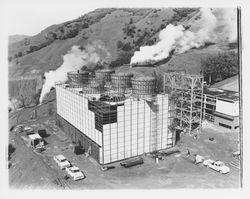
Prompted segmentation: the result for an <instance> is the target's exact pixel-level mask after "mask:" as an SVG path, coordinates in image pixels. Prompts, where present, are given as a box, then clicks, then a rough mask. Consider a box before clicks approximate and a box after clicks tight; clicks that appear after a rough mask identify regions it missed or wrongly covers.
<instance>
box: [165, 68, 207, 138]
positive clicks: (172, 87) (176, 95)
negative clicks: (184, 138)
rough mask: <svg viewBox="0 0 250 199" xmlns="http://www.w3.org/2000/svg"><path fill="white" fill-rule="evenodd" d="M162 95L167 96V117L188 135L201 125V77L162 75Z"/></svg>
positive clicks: (174, 73) (197, 129)
mask: <svg viewBox="0 0 250 199" xmlns="http://www.w3.org/2000/svg"><path fill="white" fill-rule="evenodd" d="M163 84H164V88H163V89H164V93H167V94H169V100H170V102H169V105H170V108H169V113H170V114H169V117H171V119H177V121H178V127H179V128H180V129H182V130H183V131H184V132H186V133H188V134H189V135H191V134H193V133H194V129H195V130H196V132H200V130H201V125H202V106H203V99H202V98H203V76H200V75H191V74H182V73H177V72H171V73H166V74H165V75H164V83H163Z"/></svg>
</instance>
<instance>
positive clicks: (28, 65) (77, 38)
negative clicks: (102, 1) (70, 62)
mask: <svg viewBox="0 0 250 199" xmlns="http://www.w3.org/2000/svg"><path fill="white" fill-rule="evenodd" d="M197 13H198V9H187V10H184V9H183V11H182V12H181V14H180V11H179V10H178V9H173V8H164V9H126V8H124V9H115V8H110V9H97V10H95V11H93V12H90V13H88V14H85V15H83V16H80V17H79V18H77V19H75V20H72V21H68V22H65V23H62V24H57V25H52V26H50V27H48V28H46V29H45V30H43V31H41V32H40V33H39V34H37V35H35V36H33V37H29V38H25V39H23V40H21V41H20V42H16V43H12V44H10V45H9V57H11V58H12V61H11V62H10V63H9V66H10V67H9V77H10V78H16V77H20V76H29V75H33V74H43V73H44V72H46V71H49V70H54V69H56V68H58V67H59V66H60V65H61V64H62V61H63V60H62V56H63V55H64V54H66V53H67V52H68V51H69V50H70V49H71V47H72V46H73V45H81V46H84V45H86V44H88V43H91V42H92V41H102V42H103V44H104V46H105V47H106V48H107V49H108V51H109V53H110V54H111V56H110V57H111V58H110V59H109V60H107V61H106V62H107V63H108V64H111V66H112V67H116V66H119V65H122V64H124V63H128V62H129V60H130V58H131V56H132V55H133V52H134V51H135V50H138V48H139V47H140V46H142V45H152V44H154V43H155V42H156V40H157V36H158V33H159V32H160V31H161V30H162V29H163V28H165V27H166V26H167V25H168V24H169V23H174V24H178V23H183V24H185V23H187V21H189V20H190V21H191V19H192V17H193V16H194V15H195V14H197Z"/></svg>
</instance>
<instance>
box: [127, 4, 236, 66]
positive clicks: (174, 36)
mask: <svg viewBox="0 0 250 199" xmlns="http://www.w3.org/2000/svg"><path fill="white" fill-rule="evenodd" d="M236 33H237V29H236V10H233V9H214V10H213V11H212V10H211V9H209V8H201V9H200V19H199V20H197V21H195V22H194V23H193V24H192V26H191V28H190V29H189V30H185V28H184V27H183V26H182V25H178V26H174V25H172V24H169V25H168V26H167V27H166V28H165V29H163V30H162V31H161V32H160V33H159V41H158V43H156V44H155V45H152V46H143V47H140V50H139V51H136V52H135V53H134V56H133V57H132V58H131V61H130V64H134V63H140V62H145V61H159V60H162V59H164V58H167V57H168V56H169V53H170V52H171V51H172V50H173V49H174V50H175V53H183V52H185V51H187V50H189V49H191V48H198V47H200V46H203V45H204V44H206V43H207V42H213V43H215V42H217V41H218V40H219V36H218V35H219V34H222V35H221V37H223V38H225V39H226V40H227V41H228V42H232V41H235V40H236V39H237V38H236V35H237V34H236Z"/></svg>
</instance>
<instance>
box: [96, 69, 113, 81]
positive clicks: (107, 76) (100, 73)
mask: <svg viewBox="0 0 250 199" xmlns="http://www.w3.org/2000/svg"><path fill="white" fill-rule="evenodd" d="M113 72H114V70H112V69H101V70H97V71H95V75H96V77H97V78H98V79H104V80H105V81H106V82H110V80H111V74H112V73H113Z"/></svg>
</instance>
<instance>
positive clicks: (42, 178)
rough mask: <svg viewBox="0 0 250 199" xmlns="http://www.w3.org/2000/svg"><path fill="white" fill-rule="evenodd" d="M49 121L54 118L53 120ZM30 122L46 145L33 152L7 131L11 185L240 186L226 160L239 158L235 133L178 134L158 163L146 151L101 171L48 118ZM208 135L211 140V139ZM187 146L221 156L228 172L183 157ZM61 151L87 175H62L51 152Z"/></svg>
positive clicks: (215, 157)
mask: <svg viewBox="0 0 250 199" xmlns="http://www.w3.org/2000/svg"><path fill="white" fill-rule="evenodd" d="M52 120H53V119H52ZM29 125H31V126H33V127H40V128H44V129H46V131H47V133H48V135H47V136H46V137H44V140H45V141H46V145H45V148H46V150H45V151H44V152H42V153H35V152H33V151H32V149H31V148H28V147H27V146H26V145H25V142H24V140H22V139H21V134H18V135H17V134H15V133H14V132H10V136H9V137H10V143H13V146H14V147H15V148H16V150H15V152H14V154H13V157H12V158H11V160H10V163H11V166H10V168H9V177H10V186H11V187H13V188H19V187H37V188H41V187H46V188H56V189H109V188H117V189H135V188H143V189H163V188H164V189H165V188H239V187H240V170H239V169H237V168H234V167H232V166H231V165H230V162H231V161H234V162H239V161H238V160H237V159H235V158H233V157H232V153H233V152H234V151H237V150H238V141H239V136H238V133H237V132H234V133H233V132H219V131H218V132H217V131H215V130H214V129H209V128H207V129H204V130H203V131H202V134H200V135H199V136H198V138H197V139H194V137H190V136H188V135H183V134H182V135H181V138H180V141H179V142H178V146H177V147H178V149H179V150H180V153H176V154H172V155H169V156H165V157H163V160H160V161H159V163H158V164H157V163H156V161H155V159H154V158H153V157H152V156H151V155H149V154H148V155H145V156H144V157H143V159H144V164H142V165H138V166H134V167H131V168H124V167H122V166H121V165H120V164H119V163H114V164H112V166H113V167H114V168H113V169H110V170H108V171H105V172H104V171H101V169H100V166H99V165H98V164H97V163H96V162H95V161H94V160H93V159H92V158H91V157H86V156H85V155H84V154H81V155H76V154H75V153H74V152H73V148H74V147H73V145H72V142H71V140H70V139H69V138H68V137H67V136H66V135H65V134H64V132H62V131H61V130H60V129H59V128H57V127H56V126H55V125H54V123H53V122H51V120H48V119H47V120H43V121H35V122H33V123H30V124H29ZM211 138H213V139H211ZM187 149H188V150H189V151H190V153H191V154H193V153H195V154H199V155H202V156H204V157H205V158H211V159H213V160H221V161H223V162H225V163H226V165H227V166H229V167H230V169H231V171H230V172H229V173H228V174H226V175H223V174H220V173H219V172H217V171H214V170H212V169H209V168H206V167H204V166H203V165H195V164H194V163H193V161H192V160H191V158H190V157H187ZM58 154H63V155H64V156H65V157H66V158H67V159H68V160H69V161H70V162H71V164H73V165H75V166H77V167H79V168H80V169H81V170H82V171H83V172H84V174H85V175H86V178H85V179H83V180H79V181H74V180H73V179H72V178H68V179H66V178H65V176H66V175H67V173H66V171H65V170H61V169H60V168H59V167H58V165H57V164H56V163H55V161H54V160H53V157H54V156H55V155H58Z"/></svg>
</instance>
